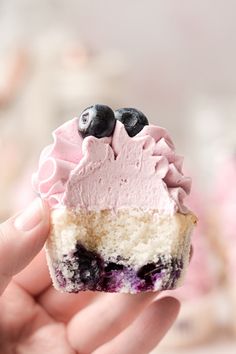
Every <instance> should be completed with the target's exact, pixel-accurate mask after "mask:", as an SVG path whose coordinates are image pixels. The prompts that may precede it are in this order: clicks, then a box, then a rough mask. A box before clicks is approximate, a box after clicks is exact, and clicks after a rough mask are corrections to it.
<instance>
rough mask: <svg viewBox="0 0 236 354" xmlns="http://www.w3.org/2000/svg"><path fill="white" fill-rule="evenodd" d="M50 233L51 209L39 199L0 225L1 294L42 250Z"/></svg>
mask: <svg viewBox="0 0 236 354" xmlns="http://www.w3.org/2000/svg"><path fill="white" fill-rule="evenodd" d="M48 233H49V209H48V207H47V205H46V203H44V202H42V201H41V200H40V199H39V198H37V199H35V200H34V201H33V202H32V204H31V205H30V206H29V207H28V208H27V209H26V210H24V211H23V212H22V213H19V214H17V215H16V216H14V217H12V218H10V219H8V220H7V221H5V222H4V223H2V224H1V225H0V294H1V293H2V292H3V290H4V289H5V288H6V286H7V284H8V283H9V281H10V280H11V278H12V276H13V275H15V274H16V273H18V272H20V271H21V270H22V269H23V268H25V267H26V266H27V265H28V264H29V263H30V261H31V260H32V259H33V258H34V257H35V256H36V254H37V253H38V252H39V251H40V250H41V248H42V247H43V245H44V243H45V241H46V239H47V236H48Z"/></svg>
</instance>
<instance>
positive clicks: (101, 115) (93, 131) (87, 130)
mask: <svg viewBox="0 0 236 354" xmlns="http://www.w3.org/2000/svg"><path fill="white" fill-rule="evenodd" d="M115 123H116V119H115V115H114V112H113V110H112V109H111V108H110V107H108V106H105V105H102V104H95V105H93V106H90V107H88V108H86V109H85V110H84V111H83V112H82V113H81V116H80V117H79V119H78V132H79V133H80V135H81V136H82V137H83V138H85V137H86V136H89V135H92V136H95V137H96V138H103V137H105V136H111V135H112V133H113V130H114V128H115Z"/></svg>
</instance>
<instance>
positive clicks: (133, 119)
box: [115, 108, 149, 137]
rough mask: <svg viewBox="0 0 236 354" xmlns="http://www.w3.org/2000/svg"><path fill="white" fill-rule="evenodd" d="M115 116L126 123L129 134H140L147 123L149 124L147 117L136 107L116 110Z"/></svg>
mask: <svg viewBox="0 0 236 354" xmlns="http://www.w3.org/2000/svg"><path fill="white" fill-rule="evenodd" d="M115 117H116V119H118V120H119V121H121V123H123V124H124V126H125V129H126V131H127V133H128V134H129V136H131V137H132V136H135V135H136V134H138V133H139V132H140V131H141V130H142V129H143V127H144V126H145V125H148V124H149V123H148V120H147V117H146V116H145V115H144V114H143V113H142V112H140V111H139V110H137V109H135V108H120V109H117V110H116V111H115Z"/></svg>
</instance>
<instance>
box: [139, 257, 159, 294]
mask: <svg viewBox="0 0 236 354" xmlns="http://www.w3.org/2000/svg"><path fill="white" fill-rule="evenodd" d="M162 268H163V264H162V263H161V261H158V262H157V263H148V264H145V265H144V266H142V267H141V268H140V269H139V271H138V273H137V276H138V277H139V278H141V279H143V280H144V281H145V285H146V286H147V288H151V287H152V286H153V285H154V282H155V275H157V274H160V273H161V270H162Z"/></svg>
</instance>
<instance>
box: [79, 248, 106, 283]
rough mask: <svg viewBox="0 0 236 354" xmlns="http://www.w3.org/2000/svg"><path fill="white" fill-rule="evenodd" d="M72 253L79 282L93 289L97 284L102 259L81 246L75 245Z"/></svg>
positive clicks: (101, 267) (101, 268) (100, 272)
mask: <svg viewBox="0 0 236 354" xmlns="http://www.w3.org/2000/svg"><path fill="white" fill-rule="evenodd" d="M76 248H77V249H76V252H75V253H74V257H75V262H76V263H77V264H78V268H79V276H80V281H81V282H82V283H83V284H84V285H85V286H86V287H87V288H88V289H93V288H94V287H95V286H96V284H97V283H99V281H100V278H101V275H102V270H103V264H102V259H101V258H100V257H99V256H98V255H97V254H96V253H95V252H92V251H89V250H87V249H86V248H85V247H84V246H82V245H81V244H77V247H76Z"/></svg>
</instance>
